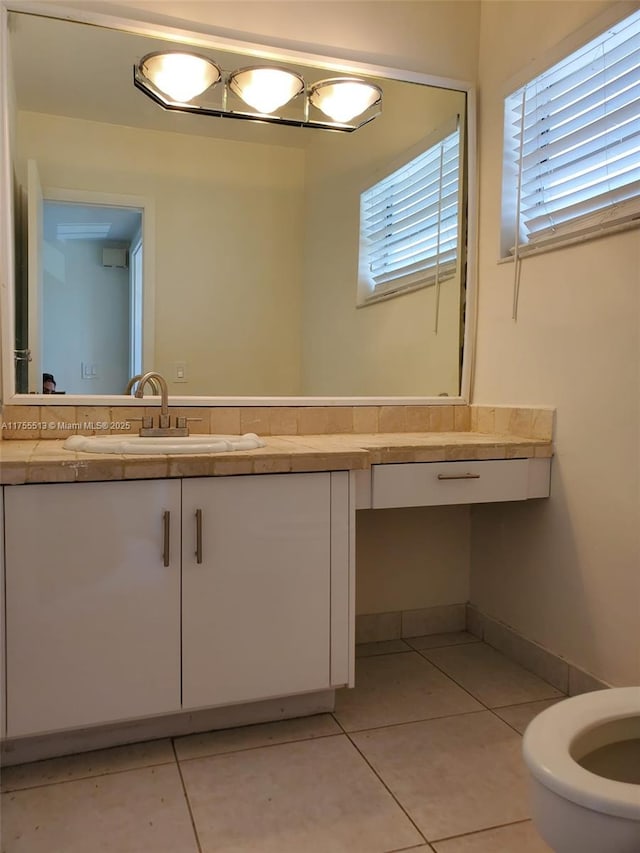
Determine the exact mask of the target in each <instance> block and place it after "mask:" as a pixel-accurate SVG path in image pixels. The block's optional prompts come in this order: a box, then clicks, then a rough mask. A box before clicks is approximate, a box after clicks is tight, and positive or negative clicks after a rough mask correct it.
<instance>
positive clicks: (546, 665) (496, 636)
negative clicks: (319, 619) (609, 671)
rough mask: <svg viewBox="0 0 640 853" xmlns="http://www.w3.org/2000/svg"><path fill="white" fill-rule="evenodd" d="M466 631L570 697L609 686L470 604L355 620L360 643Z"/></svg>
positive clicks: (357, 638) (384, 614)
mask: <svg viewBox="0 0 640 853" xmlns="http://www.w3.org/2000/svg"><path fill="white" fill-rule="evenodd" d="M465 630H466V631H468V632H469V633H470V634H473V635H474V636H476V637H478V638H479V639H481V640H484V642H485V643H487V645H489V646H492V647H493V648H494V649H496V650H497V651H499V652H501V653H502V654H503V655H505V657H508V658H509V659H510V660H512V661H514V662H515V663H517V664H519V665H520V666H522V667H523V668H524V669H527V670H529V672H533V673H534V674H535V675H537V676H539V677H540V678H542V679H544V681H547V682H548V683H549V684H552V685H553V686H554V687H556V688H557V689H558V690H561V691H562V692H563V693H566V694H567V695H568V696H576V695H577V694H579V693H588V692H590V691H591V690H605V689H606V688H608V687H611V685H610V684H607V683H606V682H604V681H601V680H600V679H599V678H596V677H595V676H593V675H591V673H589V672H586V671H585V670H583V669H580V667H578V666H575V665H574V664H572V663H570V662H569V661H567V660H565V659H564V658H562V657H560V656H559V655H556V654H554V653H553V652H550V651H549V650H548V649H545V648H543V647H542V646H540V645H538V643H534V642H533V641H532V640H529V639H527V638H526V637H524V636H523V635H522V634H519V633H518V632H517V631H514V629H513V628H511V627H509V625H505V624H504V623H503V622H500V621H499V620H497V619H494V618H493V617H491V616H488V615H487V614H486V613H483V612H482V611H481V610H479V609H478V608H477V607H475V605H473V604H470V603H468V602H467V603H466V604H444V605H439V606H437V607H425V608H422V609H421V610H396V611H391V612H388V613H363V614H360V615H358V616H356V643H375V642H383V641H385V640H400V639H402V638H404V637H421V636H426V635H427V634H441V633H447V632H449V631H465Z"/></svg>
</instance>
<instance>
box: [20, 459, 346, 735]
mask: <svg viewBox="0 0 640 853" xmlns="http://www.w3.org/2000/svg"><path fill="white" fill-rule="evenodd" d="M4 491H5V511H6V594H7V599H6V605H7V607H6V609H7V698H8V705H7V707H8V713H7V735H8V736H9V737H18V736H22V735H29V734H36V733H42V732H47V731H55V730H61V729H72V728H81V727H85V726H89V725H93V724H101V723H109V722H115V721H119V720H126V719H132V718H139V717H147V716H152V715H158V714H166V713H171V712H177V711H180V710H181V709H185V710H186V709H195V708H202V707H210V706H220V705H230V704H235V703H239V702H246V701H251V700H259V699H265V698H270V697H276V696H285V695H291V694H295V693H304V692H311V691H319V690H326V689H329V688H330V687H331V686H337V685H343V684H345V683H347V682H349V681H350V680H351V678H352V659H351V652H352V649H351V647H352V645H353V643H352V640H353V616H352V610H353V592H352V585H353V580H352V575H353V573H352V568H353V559H352V556H351V548H352V539H351V530H350V528H351V525H352V521H351V519H352V514H351V510H350V500H349V474H348V473H346V472H337V473H336V472H332V473H329V472H326V473H325V472H323V473H317V474H315V473H314V474H306V473H305V474H265V475H251V476H243V477H223V478H214V477H212V478H197V479H189V480H183V481H180V480H149V481H137V482H117V483H114V482H107V483H74V484H51V485H25V486H11V487H7V488H5V490H4Z"/></svg>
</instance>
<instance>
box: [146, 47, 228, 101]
mask: <svg viewBox="0 0 640 853" xmlns="http://www.w3.org/2000/svg"><path fill="white" fill-rule="evenodd" d="M138 67H139V70H140V73H141V74H142V76H143V77H145V78H147V79H148V80H149V81H150V82H151V83H153V85H154V86H155V88H156V89H158V91H159V92H161V93H162V94H164V95H167V96H168V97H169V98H171V100H173V101H178V102H180V103H188V102H189V101H191V100H193V98H195V97H197V96H198V95H201V94H202V93H203V92H205V91H206V90H207V89H209V88H210V87H211V86H213V85H214V83H217V82H218V80H220V78H221V76H222V75H221V73H220V69H219V68H218V66H217V65H216V64H215V62H212V60H210V59H207V57H206V56H199V55H198V54H196V53H148V54H147V55H146V56H143V57H142V59H141V60H140V64H139V66H138Z"/></svg>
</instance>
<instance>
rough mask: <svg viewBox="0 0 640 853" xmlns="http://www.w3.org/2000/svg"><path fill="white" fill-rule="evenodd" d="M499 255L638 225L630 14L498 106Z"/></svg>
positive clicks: (633, 23) (638, 132)
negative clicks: (501, 130) (501, 166)
mask: <svg viewBox="0 0 640 853" xmlns="http://www.w3.org/2000/svg"><path fill="white" fill-rule="evenodd" d="M503 218H504V221H503V242H502V251H503V256H506V255H508V254H510V253H511V254H514V253H515V254H516V255H519V254H526V253H527V251H532V250H536V249H539V248H542V247H545V246H553V245H554V244H556V243H558V242H560V241H562V240H566V239H569V238H576V237H586V236H590V235H597V234H598V233H602V231H603V230H604V229H607V228H610V227H612V226H621V225H622V224H627V225H628V224H629V223H631V222H633V220H634V219H638V224H640V12H638V13H635V14H633V15H632V16H631V17H629V18H626V19H625V20H624V21H622V22H621V23H620V24H618V25H616V26H614V27H612V28H610V29H609V30H608V31H607V32H605V33H604V34H603V35H601V36H599V37H598V38H596V39H594V40H593V41H591V42H589V44H587V45H586V46H585V47H583V48H581V49H580V50H578V51H576V52H575V53H573V54H571V56H569V57H567V58H566V59H565V60H563V61H562V62H560V63H558V64H557V65H554V66H553V68H550V69H549V70H548V71H545V73H544V74H541V75H540V76H539V77H536V78H535V79H534V80H532V81H531V82H529V83H527V84H526V85H525V86H523V87H522V88H521V89H519V90H518V91H517V92H514V93H513V94H512V95H510V96H509V97H508V98H507V99H506V101H505V170H504V179H503Z"/></svg>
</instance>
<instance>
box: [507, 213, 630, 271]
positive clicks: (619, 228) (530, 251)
mask: <svg viewBox="0 0 640 853" xmlns="http://www.w3.org/2000/svg"><path fill="white" fill-rule="evenodd" d="M635 228H640V216H636V218H634V219H630V220H628V221H627V222H620V223H618V224H617V225H611V226H609V227H607V228H600V229H598V230H597V231H593V232H591V233H589V234H575V235H573V236H571V235H569V234H568V235H567V236H566V237H559V238H558V240H557V241H555V242H553V243H547V244H546V245H541V246H521V247H520V254H519V257H520V258H531V257H535V256H537V255H546V254H547V253H548V252H555V251H556V250H557V249H565V248H567V247H568V246H578V245H580V244H582V243H590V242H591V241H592V240H599V239H601V238H602V237H609V236H611V235H613V234H622V233H624V232H625V231H633V230H634V229H635ZM514 261H515V256H514V255H508V256H507V257H504V258H498V260H497V263H498V264H511V263H513V262H514Z"/></svg>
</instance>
